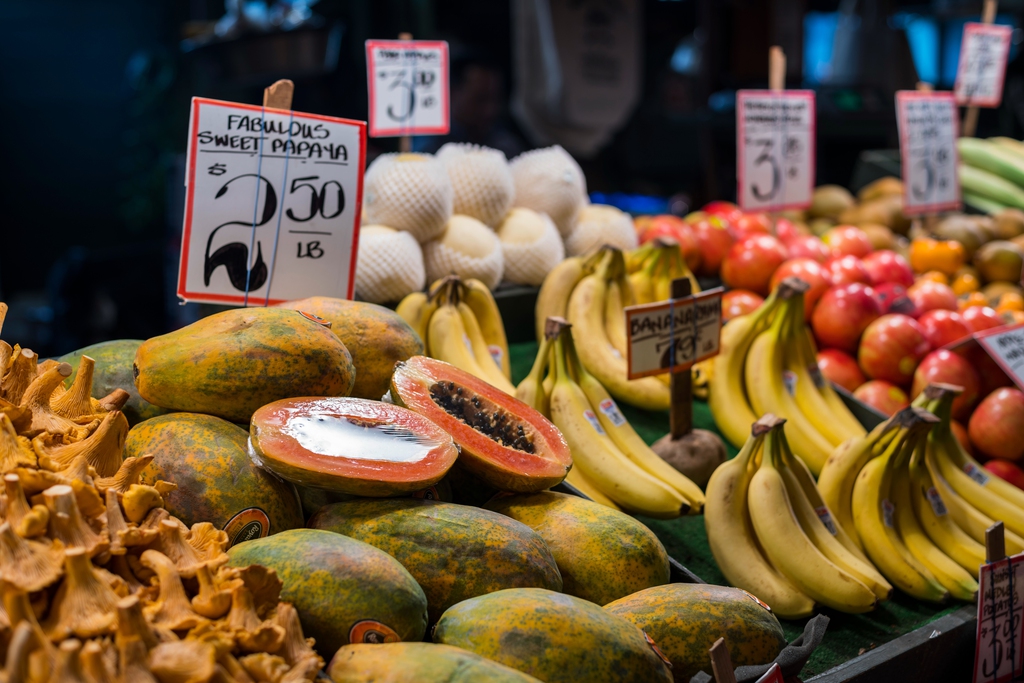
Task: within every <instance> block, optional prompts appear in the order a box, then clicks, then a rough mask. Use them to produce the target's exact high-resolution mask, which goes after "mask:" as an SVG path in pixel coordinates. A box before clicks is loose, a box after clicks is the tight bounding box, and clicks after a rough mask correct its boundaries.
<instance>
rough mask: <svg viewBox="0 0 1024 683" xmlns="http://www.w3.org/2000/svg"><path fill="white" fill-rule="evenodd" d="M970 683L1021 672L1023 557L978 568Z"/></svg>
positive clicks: (999, 681) (997, 681) (992, 682)
mask: <svg viewBox="0 0 1024 683" xmlns="http://www.w3.org/2000/svg"><path fill="white" fill-rule="evenodd" d="M978 585H979V589H978V632H977V640H976V644H975V650H974V683H1003V681H1009V680H1010V679H1012V678H1016V677H1017V676H1019V675H1021V673H1022V672H1024V647H1022V646H1024V638H1022V634H1024V630H1022V628H1021V617H1022V616H1024V555H1014V556H1013V557H1008V558H1006V559H1005V560H999V561H998V562H992V563H991V564H983V565H981V574H980V576H979V577H978Z"/></svg>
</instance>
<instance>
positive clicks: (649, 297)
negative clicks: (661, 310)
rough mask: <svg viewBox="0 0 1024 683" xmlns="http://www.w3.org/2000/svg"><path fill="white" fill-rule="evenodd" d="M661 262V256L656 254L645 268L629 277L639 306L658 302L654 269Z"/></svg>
mask: <svg viewBox="0 0 1024 683" xmlns="http://www.w3.org/2000/svg"><path fill="white" fill-rule="evenodd" d="M659 260H660V254H657V253H654V254H653V255H651V256H650V257H649V258H648V260H647V262H646V263H645V264H644V266H643V268H641V269H640V270H638V271H636V272H635V273H631V274H630V275H629V284H630V287H631V288H632V290H633V298H634V299H635V300H636V303H637V304H650V303H654V302H655V301H657V300H658V299H657V295H656V294H655V292H654V269H655V268H656V267H657V265H658V261H659Z"/></svg>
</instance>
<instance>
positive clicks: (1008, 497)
mask: <svg viewBox="0 0 1024 683" xmlns="http://www.w3.org/2000/svg"><path fill="white" fill-rule="evenodd" d="M936 414H938V413H936ZM939 417H940V418H941V417H942V415H939ZM936 437H937V438H940V439H941V440H942V442H943V450H944V452H945V453H946V456H947V457H948V458H949V461H950V462H951V463H952V464H953V466H954V467H956V469H958V470H960V471H961V472H964V473H971V474H974V473H985V474H987V472H986V470H985V468H983V467H982V466H981V463H979V462H978V461H977V460H975V459H974V458H972V457H971V456H970V454H969V453H967V452H966V451H965V450H964V447H963V446H961V445H960V442H959V441H958V440H957V438H956V436H954V435H953V432H952V431H950V429H949V426H948V423H945V424H943V425H942V426H940V427H939V428H937V433H936ZM972 478H973V479H975V480H976V481H978V482H979V483H980V482H981V477H978V476H976V475H975V476H973V477H972ZM982 486H984V487H985V489H986V490H987V491H988V492H989V495H993V494H994V495H997V496H999V497H1000V498H1002V499H1003V500H1004V501H1006V502H1007V503H1009V504H1010V505H1012V506H1014V507H1016V508H1018V509H1020V510H1024V491H1022V490H1021V489H1019V488H1017V487H1016V486H1014V485H1013V484H1011V483H1010V482H1008V481H1006V480H1004V479H1000V478H999V477H996V476H988V478H987V480H986V481H985V483H984V484H982ZM1018 533H1019V532H1018Z"/></svg>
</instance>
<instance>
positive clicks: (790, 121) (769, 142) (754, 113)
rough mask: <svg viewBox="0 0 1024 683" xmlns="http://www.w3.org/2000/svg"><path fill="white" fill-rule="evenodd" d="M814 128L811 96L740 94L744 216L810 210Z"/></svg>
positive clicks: (740, 175)
mask: <svg viewBox="0 0 1024 683" xmlns="http://www.w3.org/2000/svg"><path fill="white" fill-rule="evenodd" d="M816 125H817V121H816V115H815V104H814V92H813V91H811V90H783V91H779V92H776V91H773V90H740V91H739V92H738V93H736V180H737V186H736V198H737V201H738V202H739V205H740V206H741V207H742V208H743V210H744V211H782V210H784V209H802V208H805V207H807V206H810V204H811V196H812V194H813V193H814V176H815V165H814V154H815V126H816Z"/></svg>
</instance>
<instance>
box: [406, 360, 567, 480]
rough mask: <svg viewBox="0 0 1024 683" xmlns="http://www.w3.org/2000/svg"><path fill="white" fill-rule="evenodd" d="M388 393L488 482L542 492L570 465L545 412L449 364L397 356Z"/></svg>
mask: <svg viewBox="0 0 1024 683" xmlns="http://www.w3.org/2000/svg"><path fill="white" fill-rule="evenodd" d="M390 394H391V400H392V401H394V402H395V403H396V404H398V405H400V406H403V407H406V408H409V409H410V410H413V411H415V412H417V413H419V414H421V415H423V416H424V417H426V418H428V419H429V420H430V421H432V422H434V423H436V424H437V425H438V426H439V427H441V428H442V429H444V430H445V431H446V432H448V433H449V434H451V435H452V439H453V440H454V441H455V443H456V444H457V445H458V446H459V449H460V451H461V454H460V455H459V460H458V462H459V465H460V466H462V467H464V468H465V469H466V471H468V472H469V473H470V474H472V475H473V476H475V477H477V478H478V479H480V480H481V481H483V483H485V484H487V485H488V486H491V487H494V488H496V489H499V490H502V491H515V492H517V493H529V492H532V491H542V490H544V489H547V488H551V487H552V486H554V485H555V484H557V483H559V482H560V481H562V480H563V479H565V475H566V474H567V473H568V472H569V468H570V467H572V455H571V454H570V453H569V446H568V444H567V443H566V442H565V438H564V437H563V436H562V433H561V432H559V431H558V429H557V428H556V427H555V426H554V425H553V424H551V422H550V421H549V420H548V419H547V418H546V417H544V416H543V415H541V414H540V413H539V412H537V411H536V410H534V409H533V408H532V407H530V406H528V405H526V404H525V403H523V402H522V401H520V400H519V399H517V398H515V397H513V396H509V395H508V394H506V393H505V392H503V391H501V390H500V389H496V388H495V387H493V386H491V385H490V384H488V383H487V382H484V381H483V380H480V379H477V378H476V377H474V376H473V375H471V374H469V373H468V372H465V371H464V370H460V369H459V368H457V367H455V366H454V365H450V364H448V363H445V362H444V361H440V360H436V359H434V358H427V357H426V356H413V357H412V358H410V359H409V360H406V361H399V362H398V363H396V364H395V372H394V374H393V375H392V376H391V391H390Z"/></svg>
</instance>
